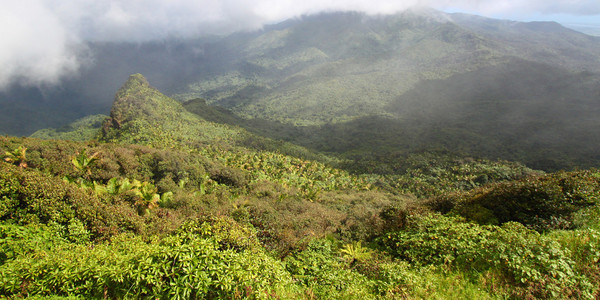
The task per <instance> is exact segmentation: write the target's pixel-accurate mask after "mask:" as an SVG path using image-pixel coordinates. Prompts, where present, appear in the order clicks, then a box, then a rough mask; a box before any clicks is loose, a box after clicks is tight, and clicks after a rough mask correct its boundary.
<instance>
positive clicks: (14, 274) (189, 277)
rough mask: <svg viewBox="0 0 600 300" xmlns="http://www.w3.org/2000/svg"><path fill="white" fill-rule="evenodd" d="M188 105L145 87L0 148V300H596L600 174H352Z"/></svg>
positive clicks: (440, 167) (456, 164)
mask: <svg viewBox="0 0 600 300" xmlns="http://www.w3.org/2000/svg"><path fill="white" fill-rule="evenodd" d="M192 104H194V103H192V102H188V103H187V105H186V106H185V107H184V106H183V105H182V104H181V103H179V102H177V101H175V100H173V99H171V98H169V97H167V96H165V95H163V94H162V93H161V92H160V91H159V90H158V89H156V88H154V87H152V86H151V85H150V84H149V83H148V81H147V80H146V78H144V77H143V76H142V75H140V74H136V75H132V76H130V78H129V80H128V81H127V82H126V83H125V84H124V85H123V86H122V87H121V89H119V90H118V92H117V94H116V96H115V99H114V102H113V106H112V109H111V113H110V117H108V118H106V117H102V116H100V117H97V118H91V119H87V120H83V121H80V122H77V123H75V124H72V125H70V126H69V127H65V128H63V129H60V130H48V131H42V132H38V133H37V135H39V136H40V137H45V138H54V139H47V140H43V139H38V138H33V137H29V138H17V137H6V136H3V137H0V150H1V153H4V155H3V156H2V161H0V295H1V296H3V297H7V298H21V297H32V298H35V297H37V298H44V297H50V298H63V297H64V298H83V299H89V298H119V299H120V298H161V299H173V298H178V299H240V298H249V299H269V298H276V299H406V298H411V299H412V298H428V299H430V298H446V299H495V298H498V299H506V298H514V299H523V298H582V299H595V298H597V297H600V289H599V286H600V276H599V274H600V264H599V260H600V252H599V250H598V249H600V232H599V231H598V230H600V223H599V221H598V220H600V219H599V218H598V217H599V216H600V208H599V206H598V204H599V201H600V172H598V171H597V170H594V169H592V170H581V171H573V172H565V171H561V172H556V173H544V172H542V171H534V170H532V169H529V168H527V167H525V166H524V165H521V164H519V163H514V162H507V161H496V160H494V161H490V160H484V159H476V158H472V157H460V156H456V155H455V154H453V153H449V152H443V151H438V152H432V151H430V152H427V151H421V152H412V153H405V154H402V155H400V154H399V155H398V156H397V157H387V156H381V157H380V158H379V159H375V158H377V157H374V159H372V160H366V161H363V164H362V165H356V164H355V163H354V162H353V161H352V160H349V159H347V158H341V157H337V156H330V155H327V154H323V153H319V152H314V151H311V150H309V149H306V148H303V147H300V146H297V145H294V144H291V143H286V142H282V141H278V140H274V139H271V138H267V137H261V136H259V135H256V134H255V133H254V132H253V131H248V130H246V129H244V128H242V127H239V126H234V125H227V124H219V123H214V122H212V121H216V120H221V121H224V122H225V121H227V123H231V122H230V121H232V120H233V121H235V120H237V121H236V122H239V123H238V125H243V126H246V125H248V123H247V122H248V121H245V120H240V119H236V118H235V117H233V116H232V115H230V114H229V113H228V112H226V111H219V110H217V109H214V108H210V107H208V106H206V105H205V103H203V102H202V101H199V100H198V101H195V105H193V107H194V109H195V112H196V113H197V114H194V113H191V112H189V111H188V110H187V109H186V107H187V108H190V107H192ZM202 108H205V109H207V110H209V111H214V112H215V114H214V115H213V116H212V118H213V119H214V120H210V121H209V119H210V118H209V115H210V114H209V113H208V112H206V111H205V112H204V116H205V117H204V118H203V117H200V116H201V115H202V114H201V113H200V112H199V111H198V110H199V109H202ZM190 110H191V109H190ZM100 120H103V123H102V126H98V124H97V123H98V121H100ZM248 127H251V126H248ZM94 128H96V130H95V135H94V138H93V139H88V138H87V137H89V136H90V131H93V130H94ZM254 128H257V126H254ZM57 138H61V139H57ZM374 155H375V154H374ZM399 162H402V164H399ZM340 167H342V168H344V169H347V170H352V171H353V172H352V173H350V172H348V171H346V170H343V169H340Z"/></svg>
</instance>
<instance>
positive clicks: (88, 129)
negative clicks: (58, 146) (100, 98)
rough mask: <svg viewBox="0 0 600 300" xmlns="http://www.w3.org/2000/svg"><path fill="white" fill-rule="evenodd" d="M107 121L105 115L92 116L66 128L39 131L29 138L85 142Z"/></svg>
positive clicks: (92, 137)
mask: <svg viewBox="0 0 600 300" xmlns="http://www.w3.org/2000/svg"><path fill="white" fill-rule="evenodd" d="M106 119H108V116H105V115H92V116H87V117H83V118H81V119H78V120H75V121H73V122H72V123H70V124H69V125H67V126H64V127H61V128H56V129H52V128H49V129H41V130H38V131H36V132H34V133H33V134H31V137H33V138H38V139H44V140H50V139H54V140H70V141H80V142H85V141H89V140H92V139H95V138H96V137H97V136H98V133H99V131H100V128H101V127H102V123H103V122H104V121H105V120H106Z"/></svg>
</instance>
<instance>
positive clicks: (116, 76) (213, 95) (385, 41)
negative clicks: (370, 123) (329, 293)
mask: <svg viewBox="0 0 600 300" xmlns="http://www.w3.org/2000/svg"><path fill="white" fill-rule="evenodd" d="M599 45H600V41H599V38H597V37H591V36H586V35H583V34H581V33H578V32H575V31H572V30H568V29H565V28H563V27H561V26H560V25H558V24H555V23H536V22H533V23H520V22H510V21H502V20H494V19H488V18H481V17H476V16H469V15H462V14H445V13H441V12H438V11H434V10H409V11H406V12H404V13H400V14H397V15H388V16H367V15H364V14H360V13H330V14H322V15H314V16H305V17H303V18H299V19H294V20H288V21H286V22H283V23H281V24H276V25H272V26H267V27H265V28H264V29H263V30H261V31H256V32H250V33H236V34H233V35H230V36H227V37H207V38H200V39H195V40H165V41H153V42H148V43H142V44H138V43H93V44H90V45H89V48H90V50H91V51H92V53H93V54H94V57H95V58H96V59H95V61H96V64H95V65H93V66H90V67H89V68H85V69H82V71H81V77H80V78H72V79H69V80H66V81H65V82H64V83H63V84H62V85H61V86H60V87H56V88H51V87H44V88H43V89H39V90H38V89H22V88H14V89H12V90H10V91H7V92H6V93H2V94H1V95H0V110H1V111H6V112H11V113H10V114H8V116H6V118H2V119H1V120H0V131H1V132H5V133H9V134H30V133H32V132H34V131H35V130H37V129H40V128H46V127H60V126H62V125H65V124H67V123H69V122H70V121H72V120H75V119H77V118H80V117H82V116H85V115H87V114H99V113H104V114H106V113H107V111H108V110H109V109H110V105H111V99H112V97H111V96H112V95H111V93H112V91H114V90H116V89H117V88H118V87H119V85H120V84H121V82H122V81H123V80H125V79H126V78H127V76H128V75H129V74H132V73H136V72H141V73H144V74H145V75H146V76H147V77H148V78H149V79H150V80H151V81H152V82H153V83H154V84H155V85H156V86H157V87H158V88H160V90H161V91H164V92H166V93H167V94H169V95H176V96H174V97H175V98H176V99H178V100H182V101H183V100H189V99H195V98H203V99H206V100H207V102H208V103H209V104H218V105H221V106H226V107H228V108H232V109H233V110H234V111H235V112H236V113H238V114H240V115H243V116H245V117H260V118H268V119H271V120H279V121H284V122H287V123H290V124H304V125H308V124H324V123H328V122H330V121H343V120H351V119H353V118H354V117H357V116H365V115H369V114H382V113H383V114H385V113H386V111H385V105H387V104H388V103H389V102H391V101H393V100H394V99H395V98H396V97H398V96H400V95H402V94H403V93H404V92H406V91H408V90H409V89H411V88H412V87H414V86H415V84H417V83H418V82H420V81H421V80H430V79H443V78H447V77H449V76H451V75H453V74H458V73H463V72H467V71H472V70H475V69H477V68H479V67H482V66H490V65H491V66H493V65H497V64H498V63H502V62H506V61H507V60H510V59H512V58H514V57H518V58H521V59H526V60H532V61H535V62H539V63H544V64H550V65H554V66H560V67H562V68H564V69H567V70H569V71H581V70H582V69H587V70H590V71H593V72H594V71H595V70H598V69H600V60H599V57H600V53H599V51H600V50H599V49H600V46H599ZM38 107H39V108H40V109H38ZM40 110H43V111H53V112H56V113H52V114H41V113H40Z"/></svg>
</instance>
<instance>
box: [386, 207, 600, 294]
mask: <svg viewBox="0 0 600 300" xmlns="http://www.w3.org/2000/svg"><path fill="white" fill-rule="evenodd" d="M379 242H380V244H381V245H383V246H384V247H385V249H387V251H389V252H390V253H391V254H392V255H394V256H395V257H398V258H401V259H404V260H407V261H409V262H412V263H415V264H422V265H427V264H435V265H446V266H448V267H449V268H451V269H455V270H462V271H475V272H478V273H484V274H488V276H492V277H494V278H495V280H496V281H498V282H503V283H504V284H507V285H508V284H510V285H511V286H513V287H514V288H515V290H514V291H513V293H514V294H515V296H519V297H523V296H526V295H531V296H534V297H544V298H545V297H553V298H554V297H558V296H559V295H566V296H569V297H583V298H592V296H593V295H594V294H595V293H596V287H594V286H593V285H592V284H591V282H590V281H591V280H590V278H586V277H583V276H576V275H575V272H576V270H575V269H574V262H573V259H572V257H571V252H570V251H569V250H566V249H564V248H562V247H561V245H560V244H559V243H557V242H556V241H555V240H553V239H552V238H550V237H548V236H544V235H540V234H539V233H537V232H535V231H532V230H529V229H526V228H525V227H524V226H523V225H521V224H518V223H512V222H509V223H506V224H504V225H503V226H501V227H498V226H491V225H487V226H480V225H476V224H472V223H466V222H464V221H461V220H459V219H455V218H449V217H443V216H437V215H432V216H423V217H414V218H413V219H412V220H411V223H410V224H409V226H408V228H407V229H406V230H405V231H398V232H390V233H388V234H387V235H385V236H383V237H381V238H380V239H379ZM592 280H593V279H592Z"/></svg>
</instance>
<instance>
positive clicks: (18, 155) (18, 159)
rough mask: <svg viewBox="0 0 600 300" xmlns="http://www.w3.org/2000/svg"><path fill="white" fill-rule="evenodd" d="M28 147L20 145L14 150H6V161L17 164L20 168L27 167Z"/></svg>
mask: <svg viewBox="0 0 600 300" xmlns="http://www.w3.org/2000/svg"><path fill="white" fill-rule="evenodd" d="M26 152H27V148H25V147H23V146H19V148H17V149H15V150H13V151H10V152H9V151H6V152H5V154H4V156H5V157H4V161H6V162H9V163H12V164H15V165H17V166H19V168H27V153H26Z"/></svg>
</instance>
